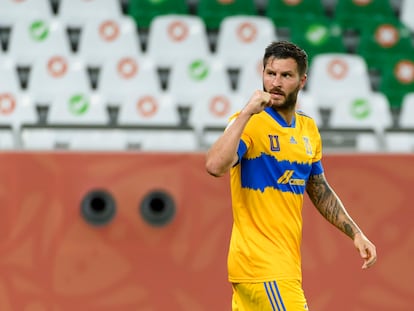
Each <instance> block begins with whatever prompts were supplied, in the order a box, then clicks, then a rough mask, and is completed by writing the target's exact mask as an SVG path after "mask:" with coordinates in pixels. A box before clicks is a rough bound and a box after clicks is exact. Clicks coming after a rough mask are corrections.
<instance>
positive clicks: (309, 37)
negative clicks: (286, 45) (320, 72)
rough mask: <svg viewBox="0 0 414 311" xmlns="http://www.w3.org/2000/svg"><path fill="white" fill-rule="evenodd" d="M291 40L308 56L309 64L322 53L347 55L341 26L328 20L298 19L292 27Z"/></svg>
mask: <svg viewBox="0 0 414 311" xmlns="http://www.w3.org/2000/svg"><path fill="white" fill-rule="evenodd" d="M290 40H291V41H292V42H294V43H296V44H297V45H299V46H300V47H301V48H302V49H304V50H305V51H306V53H307V54H308V62H309V64H311V63H312V60H313V57H314V56H316V55H318V54H322V53H346V52H347V49H346V46H345V42H344V39H343V32H342V28H341V27H340V25H339V24H338V23H336V22H334V21H331V20H330V19H328V18H324V17H316V18H312V19H310V18H308V19H298V22H295V23H293V24H292V25H291V27H290Z"/></svg>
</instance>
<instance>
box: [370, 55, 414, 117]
mask: <svg viewBox="0 0 414 311" xmlns="http://www.w3.org/2000/svg"><path fill="white" fill-rule="evenodd" d="M380 70H381V78H380V83H379V85H378V90H379V91H380V92H382V93H384V94H385V95H386V96H387V98H388V101H389V102H390V106H391V108H395V109H397V110H398V109H399V108H400V107H401V104H402V101H403V98H404V96H405V95H406V94H407V93H410V92H412V91H413V90H414V54H413V53H407V54H406V55H390V56H389V57H388V60H387V62H386V63H383V66H382V67H381V69H380Z"/></svg>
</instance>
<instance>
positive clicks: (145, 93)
mask: <svg viewBox="0 0 414 311" xmlns="http://www.w3.org/2000/svg"><path fill="white" fill-rule="evenodd" d="M118 124H119V125H120V126H138V127H139V126H141V127H149V128H157V127H160V128H162V127H170V129H169V130H171V128H174V127H178V126H179V125H180V117H179V113H178V110H177V106H176V105H175V101H174V100H173V97H172V96H171V95H170V94H167V93H160V92H156V91H153V90H145V89H141V90H139V91H137V92H135V93H129V94H128V95H127V96H126V99H125V103H124V104H123V105H122V106H121V107H120V111H119V117H118Z"/></svg>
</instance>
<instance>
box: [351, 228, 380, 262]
mask: <svg viewBox="0 0 414 311" xmlns="http://www.w3.org/2000/svg"><path fill="white" fill-rule="evenodd" d="M354 245H355V247H356V248H357V250H358V252H359V254H360V255H361V257H362V258H363V259H364V263H363V265H362V269H367V268H369V267H371V266H372V265H373V264H374V263H375V262H376V261H377V250H376V248H375V245H374V244H373V243H372V242H371V241H370V240H368V238H367V237H366V236H365V235H364V234H363V233H362V232H359V233H357V234H355V237H354Z"/></svg>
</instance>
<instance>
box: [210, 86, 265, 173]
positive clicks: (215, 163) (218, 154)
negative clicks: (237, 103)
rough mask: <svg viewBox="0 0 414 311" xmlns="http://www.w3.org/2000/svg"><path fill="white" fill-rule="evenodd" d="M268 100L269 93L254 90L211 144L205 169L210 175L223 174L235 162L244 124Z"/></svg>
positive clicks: (263, 106)
mask: <svg viewBox="0 0 414 311" xmlns="http://www.w3.org/2000/svg"><path fill="white" fill-rule="evenodd" d="M269 101H270V94H269V93H266V92H263V91H256V92H255V93H254V94H253V96H252V97H251V98H250V100H249V102H248V103H247V105H246V106H245V107H244V109H243V110H242V111H241V112H240V114H239V115H238V117H237V118H236V119H235V120H234V122H233V123H232V124H231V125H230V126H229V127H228V128H227V129H226V130H225V131H224V133H223V134H222V135H221V136H220V138H219V139H218V140H217V141H216V142H215V143H214V144H213V145H212V146H211V148H210V150H208V152H207V156H206V169H207V172H208V173H209V174H210V175H213V176H216V177H219V176H223V175H224V174H225V173H226V172H228V170H229V169H230V168H231V167H232V166H233V165H234V164H236V162H237V160H238V158H237V148H238V146H239V142H240V138H241V135H242V133H243V130H244V128H245V127H246V124H247V123H248V122H249V120H250V118H251V116H252V115H254V114H256V113H259V112H261V111H263V109H264V108H265V107H266V106H267V105H268V104H269Z"/></svg>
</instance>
